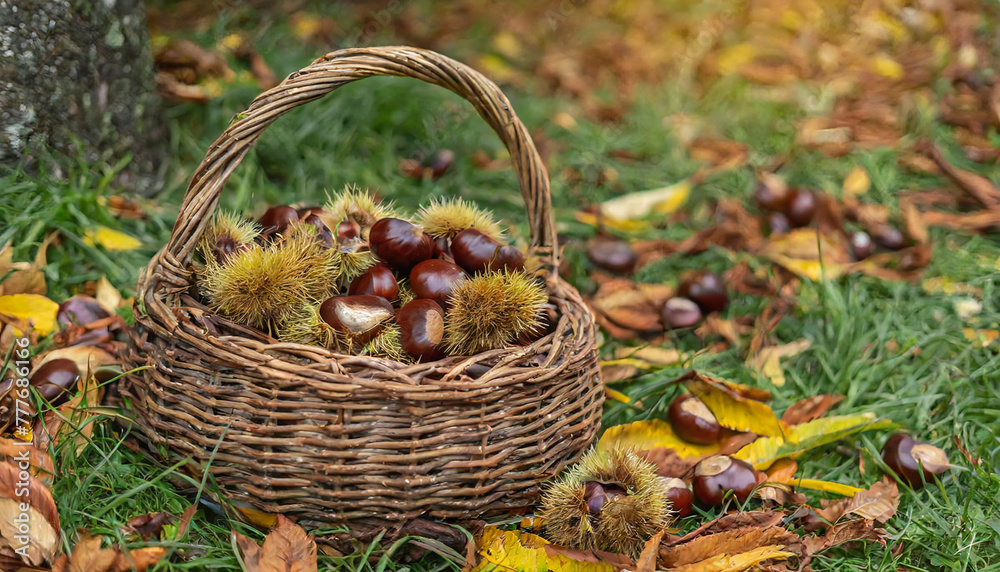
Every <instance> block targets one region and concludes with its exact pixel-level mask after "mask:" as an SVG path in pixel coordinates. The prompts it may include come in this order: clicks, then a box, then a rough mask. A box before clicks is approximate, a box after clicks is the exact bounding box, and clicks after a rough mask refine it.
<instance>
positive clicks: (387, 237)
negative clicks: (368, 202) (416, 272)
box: [368, 218, 434, 271]
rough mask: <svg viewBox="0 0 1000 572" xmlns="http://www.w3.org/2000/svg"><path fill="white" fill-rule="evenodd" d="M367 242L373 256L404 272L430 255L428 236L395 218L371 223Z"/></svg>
mask: <svg viewBox="0 0 1000 572" xmlns="http://www.w3.org/2000/svg"><path fill="white" fill-rule="evenodd" d="M368 243H369V245H370V247H371V250H372V252H373V253H375V256H378V257H379V258H380V259H381V260H382V261H383V262H385V263H386V264H388V265H389V266H391V267H392V268H394V269H396V270H400V271H408V270H409V269H411V268H413V267H414V266H416V265H417V263H418V262H422V261H424V260H427V259H428V258H430V257H431V256H433V255H434V241H433V240H431V237H429V236H427V235H426V234H424V231H422V230H420V228H419V227H417V226H415V225H413V224H412V223H409V222H407V221H405V220H402V219H398V218H383V219H380V220H379V221H378V222H376V223H375V224H374V225H372V228H371V231H369V234H368Z"/></svg>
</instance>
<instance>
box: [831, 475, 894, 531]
mask: <svg viewBox="0 0 1000 572" xmlns="http://www.w3.org/2000/svg"><path fill="white" fill-rule="evenodd" d="M820 502H821V504H822V505H823V508H821V509H819V510H817V511H816V514H818V515H819V516H821V517H823V518H825V519H826V520H828V521H830V522H837V521H838V520H841V519H842V518H844V517H845V516H849V515H855V516H859V517H861V518H863V519H867V520H874V521H875V522H878V523H885V522H886V521H887V520H889V519H890V518H892V515H894V514H896V509H897V508H898V507H899V487H898V486H897V485H896V482H895V481H893V480H892V479H890V478H888V477H885V478H884V479H882V480H881V481H879V482H877V483H875V484H874V485H872V486H871V488H869V489H868V490H865V491H861V492H859V493H857V494H855V495H854V496H853V497H851V498H846V499H839V500H836V501H832V502H831V501H820Z"/></svg>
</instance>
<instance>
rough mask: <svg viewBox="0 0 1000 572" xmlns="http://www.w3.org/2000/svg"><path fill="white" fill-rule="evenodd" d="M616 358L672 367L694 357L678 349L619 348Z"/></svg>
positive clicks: (652, 347)
mask: <svg viewBox="0 0 1000 572" xmlns="http://www.w3.org/2000/svg"><path fill="white" fill-rule="evenodd" d="M615 357H616V358H619V359H626V358H627V359H635V360H641V361H642V362H644V363H647V364H650V365H651V366H670V365H677V364H680V363H684V362H685V361H687V360H690V359H691V358H693V357H694V355H692V354H685V353H682V352H681V351H680V350H678V349H676V348H663V347H659V346H643V347H641V348H617V349H616V350H615Z"/></svg>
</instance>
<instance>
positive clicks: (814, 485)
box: [792, 479, 865, 497]
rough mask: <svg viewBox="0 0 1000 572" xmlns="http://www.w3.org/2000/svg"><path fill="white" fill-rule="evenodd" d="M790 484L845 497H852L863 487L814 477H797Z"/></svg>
mask: <svg viewBox="0 0 1000 572" xmlns="http://www.w3.org/2000/svg"><path fill="white" fill-rule="evenodd" d="M792 484H794V485H795V487H796V488H799V489H809V490H811V491H823V492H826V493H833V494H835V495H841V496H845V497H853V496H854V495H856V494H858V493H859V492H861V491H863V490H865V489H859V488H858V487H852V486H851V485H842V484H840V483H831V482H830V481H820V480H816V479H799V480H797V481H793V482H792Z"/></svg>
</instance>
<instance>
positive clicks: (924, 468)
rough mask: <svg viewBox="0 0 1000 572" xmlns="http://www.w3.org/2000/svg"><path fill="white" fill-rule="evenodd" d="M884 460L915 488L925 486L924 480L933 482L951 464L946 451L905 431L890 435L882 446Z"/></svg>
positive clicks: (899, 476)
mask: <svg viewBox="0 0 1000 572" xmlns="http://www.w3.org/2000/svg"><path fill="white" fill-rule="evenodd" d="M882 460H883V461H885V464H886V465H888V467H889V468H890V469H892V471H893V472H894V473H896V475H897V476H898V478H900V479H902V480H903V481H904V482H905V483H906V484H908V485H910V487H912V488H913V489H914V490H919V489H921V488H923V486H924V481H927V482H931V481H932V480H934V477H936V476H937V475H940V474H941V473H943V472H944V471H945V470H946V469H947V468H948V467H949V466H950V465H949V464H948V456H947V455H946V454H945V452H944V451H942V450H941V449H939V448H937V447H935V446H934V445H931V444H929V443H923V442H920V441H916V440H914V439H913V438H912V437H910V436H909V435H907V434H905V433H896V434H895V435H893V436H892V437H889V440H888V441H886V442H885V446H883V447H882ZM921 474H922V475H923V478H922V479H921Z"/></svg>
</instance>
